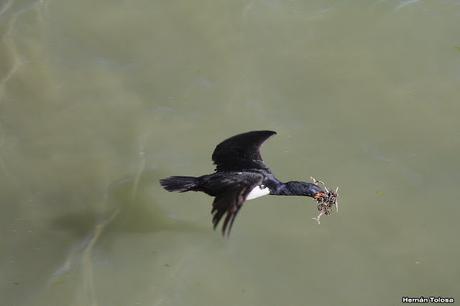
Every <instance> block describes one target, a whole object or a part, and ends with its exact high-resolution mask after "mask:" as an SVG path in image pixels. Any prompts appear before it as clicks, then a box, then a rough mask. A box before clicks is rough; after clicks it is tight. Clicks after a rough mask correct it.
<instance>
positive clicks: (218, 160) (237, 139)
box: [212, 131, 276, 171]
mask: <svg viewBox="0 0 460 306" xmlns="http://www.w3.org/2000/svg"><path fill="white" fill-rule="evenodd" d="M275 134H276V132H274V131H253V132H248V133H244V134H239V135H236V136H233V137H230V138H228V139H226V140H224V141H222V142H221V143H219V144H218V145H217V146H216V148H215V149H214V152H213V153H212V161H213V162H214V164H216V171H240V170H244V169H267V170H268V167H267V166H265V164H264V162H263V160H262V156H260V151H259V149H260V146H261V145H262V144H263V143H264V141H265V140H267V139H268V138H269V137H270V136H272V135H275Z"/></svg>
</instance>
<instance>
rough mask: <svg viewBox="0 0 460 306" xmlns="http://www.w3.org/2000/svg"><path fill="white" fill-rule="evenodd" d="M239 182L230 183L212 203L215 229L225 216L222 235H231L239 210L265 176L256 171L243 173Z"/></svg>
mask: <svg viewBox="0 0 460 306" xmlns="http://www.w3.org/2000/svg"><path fill="white" fill-rule="evenodd" d="M239 176H240V179H239V182H238V183H236V182H235V183H233V184H232V185H230V186H229V187H228V188H227V189H226V190H225V192H223V193H222V194H219V195H218V196H217V197H216V198H215V199H214V202H213V203H212V210H211V213H212V215H213V216H212V224H213V226H214V229H216V228H217V226H218V225H219V222H220V220H221V219H222V218H223V217H224V216H225V218H224V223H223V224H222V235H224V236H225V235H227V236H228V235H230V231H231V229H232V226H233V222H234V221H235V218H236V216H237V215H238V212H239V211H240V209H241V207H242V206H243V204H244V202H245V201H246V198H247V196H248V194H249V193H250V192H251V190H252V189H253V188H255V187H256V186H259V185H260V184H262V181H263V176H262V175H260V174H255V173H251V174H250V173H248V174H244V173H243V174H241V175H239Z"/></svg>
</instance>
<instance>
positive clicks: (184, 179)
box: [160, 176, 198, 192]
mask: <svg viewBox="0 0 460 306" xmlns="http://www.w3.org/2000/svg"><path fill="white" fill-rule="evenodd" d="M160 184H161V186H163V188H164V189H166V190H167V191H178V192H186V191H191V190H193V189H194V188H195V187H197V185H198V178H197V177H193V176H170V177H167V178H164V179H161V180H160Z"/></svg>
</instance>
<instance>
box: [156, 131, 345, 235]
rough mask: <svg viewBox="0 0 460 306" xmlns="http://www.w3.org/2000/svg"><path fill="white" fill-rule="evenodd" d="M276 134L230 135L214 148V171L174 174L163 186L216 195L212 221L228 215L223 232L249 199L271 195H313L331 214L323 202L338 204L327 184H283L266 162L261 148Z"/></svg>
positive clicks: (172, 189)
mask: <svg viewBox="0 0 460 306" xmlns="http://www.w3.org/2000/svg"><path fill="white" fill-rule="evenodd" d="M275 134H276V132H274V131H252V132H247V133H243V134H239V135H236V136H233V137H230V138H228V139H226V140H224V141H223V142H221V143H220V144H218V145H217V147H216V148H215V149H214V152H213V154H212V160H213V161H214V164H215V165H216V169H215V172H214V173H212V174H208V175H203V176H200V177H193V176H171V177H168V178H165V179H161V180H160V183H161V186H163V188H164V189H166V190H167V191H178V192H186V191H202V192H204V193H206V194H208V195H210V196H212V197H215V199H214V202H213V203H212V211H211V213H212V214H213V218H212V223H213V225H214V229H216V227H217V225H218V224H219V222H220V220H221V219H222V218H223V217H224V216H225V219H224V221H223V225H222V234H223V235H229V234H230V231H231V228H232V225H233V222H234V221H235V218H236V216H237V214H238V212H239V210H240V209H241V207H242V206H243V204H244V202H245V201H246V200H252V199H255V198H258V197H261V196H264V195H268V194H270V195H280V196H307V197H312V198H314V199H315V200H316V201H317V202H318V203H319V205H318V210H320V211H321V213H320V216H321V215H322V214H328V212H329V211H328V210H327V209H325V210H323V209H324V207H322V206H321V205H323V206H325V205H329V208H330V206H331V204H336V197H337V194H336V193H334V192H329V191H328V190H327V188H326V187H324V188H325V189H323V188H321V187H320V186H319V185H318V184H317V182H319V181H316V180H315V181H314V183H307V182H299V181H290V182H286V183H283V182H281V181H280V180H278V179H277V178H276V177H275V176H274V175H273V173H272V172H271V171H270V169H269V168H268V167H267V166H266V165H265V164H264V162H263V160H262V157H261V156H260V152H259V148H260V146H261V145H262V143H263V142H264V141H265V140H267V139H268V138H269V137H270V136H272V135H275ZM324 203H326V204H324ZM320 206H321V208H320ZM325 207H326V206H325ZM318 221H319V219H318Z"/></svg>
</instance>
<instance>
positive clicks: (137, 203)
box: [48, 170, 208, 305]
mask: <svg viewBox="0 0 460 306" xmlns="http://www.w3.org/2000/svg"><path fill="white" fill-rule="evenodd" d="M159 177H160V174H159V173H158V172H157V171H154V170H148V171H143V172H142V173H139V175H138V176H135V177H127V178H123V179H120V180H117V181H115V182H113V183H111V184H110V186H109V187H108V188H107V192H106V194H105V196H104V199H103V200H102V201H103V205H102V207H103V208H104V210H103V212H102V213H94V212H83V213H73V214H67V215H63V216H60V217H58V218H56V219H54V220H52V221H51V224H52V225H51V226H52V228H53V229H55V230H59V231H62V232H67V233H69V235H70V236H72V237H75V240H76V241H77V242H76V243H74V244H73V245H72V246H71V247H70V250H69V252H68V254H67V256H66V258H65V260H64V262H63V263H62V264H60V265H59V267H58V268H57V269H56V270H55V271H54V273H53V274H52V276H51V278H50V279H49V283H48V287H49V288H53V287H55V285H56V284H58V283H60V282H61V281H62V280H63V279H66V277H65V276H66V275H67V274H68V273H72V274H74V273H77V274H78V275H80V277H79V279H81V283H80V286H78V287H80V288H81V289H80V290H81V292H82V296H83V297H84V298H83V299H84V301H83V302H84V303H87V304H88V305H98V302H97V300H98V299H97V294H96V290H95V286H94V276H93V274H94V269H93V262H94V247H95V245H96V244H98V245H99V247H98V249H99V250H100V249H102V250H106V251H108V250H107V248H109V249H110V248H111V247H110V245H112V243H113V242H114V241H115V240H117V239H120V237H121V236H122V237H124V238H126V237H127V235H129V234H136V237H139V234H141V235H142V234H145V237H147V239H150V237H152V239H154V237H157V236H156V235H157V234H159V233H160V232H162V233H166V234H168V237H174V235H175V234H178V235H179V234H181V233H183V234H190V233H192V234H201V233H208V228H207V227H205V226H200V225H197V224H193V223H191V222H186V221H181V220H177V219H174V218H171V217H169V216H168V213H167V212H166V211H165V210H164V209H162V208H161V207H160V206H159V205H158V202H156V201H155V199H154V197H153V192H154V191H155V190H156V187H155V185H156V184H157V185H159V183H158V180H159ZM136 241H139V240H133V242H131V243H137V242H136ZM164 247H166V248H167V246H165V245H162V251H167V250H164V249H163V248H164ZM107 254H108V253H107ZM152 260H155V259H154V258H152Z"/></svg>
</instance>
